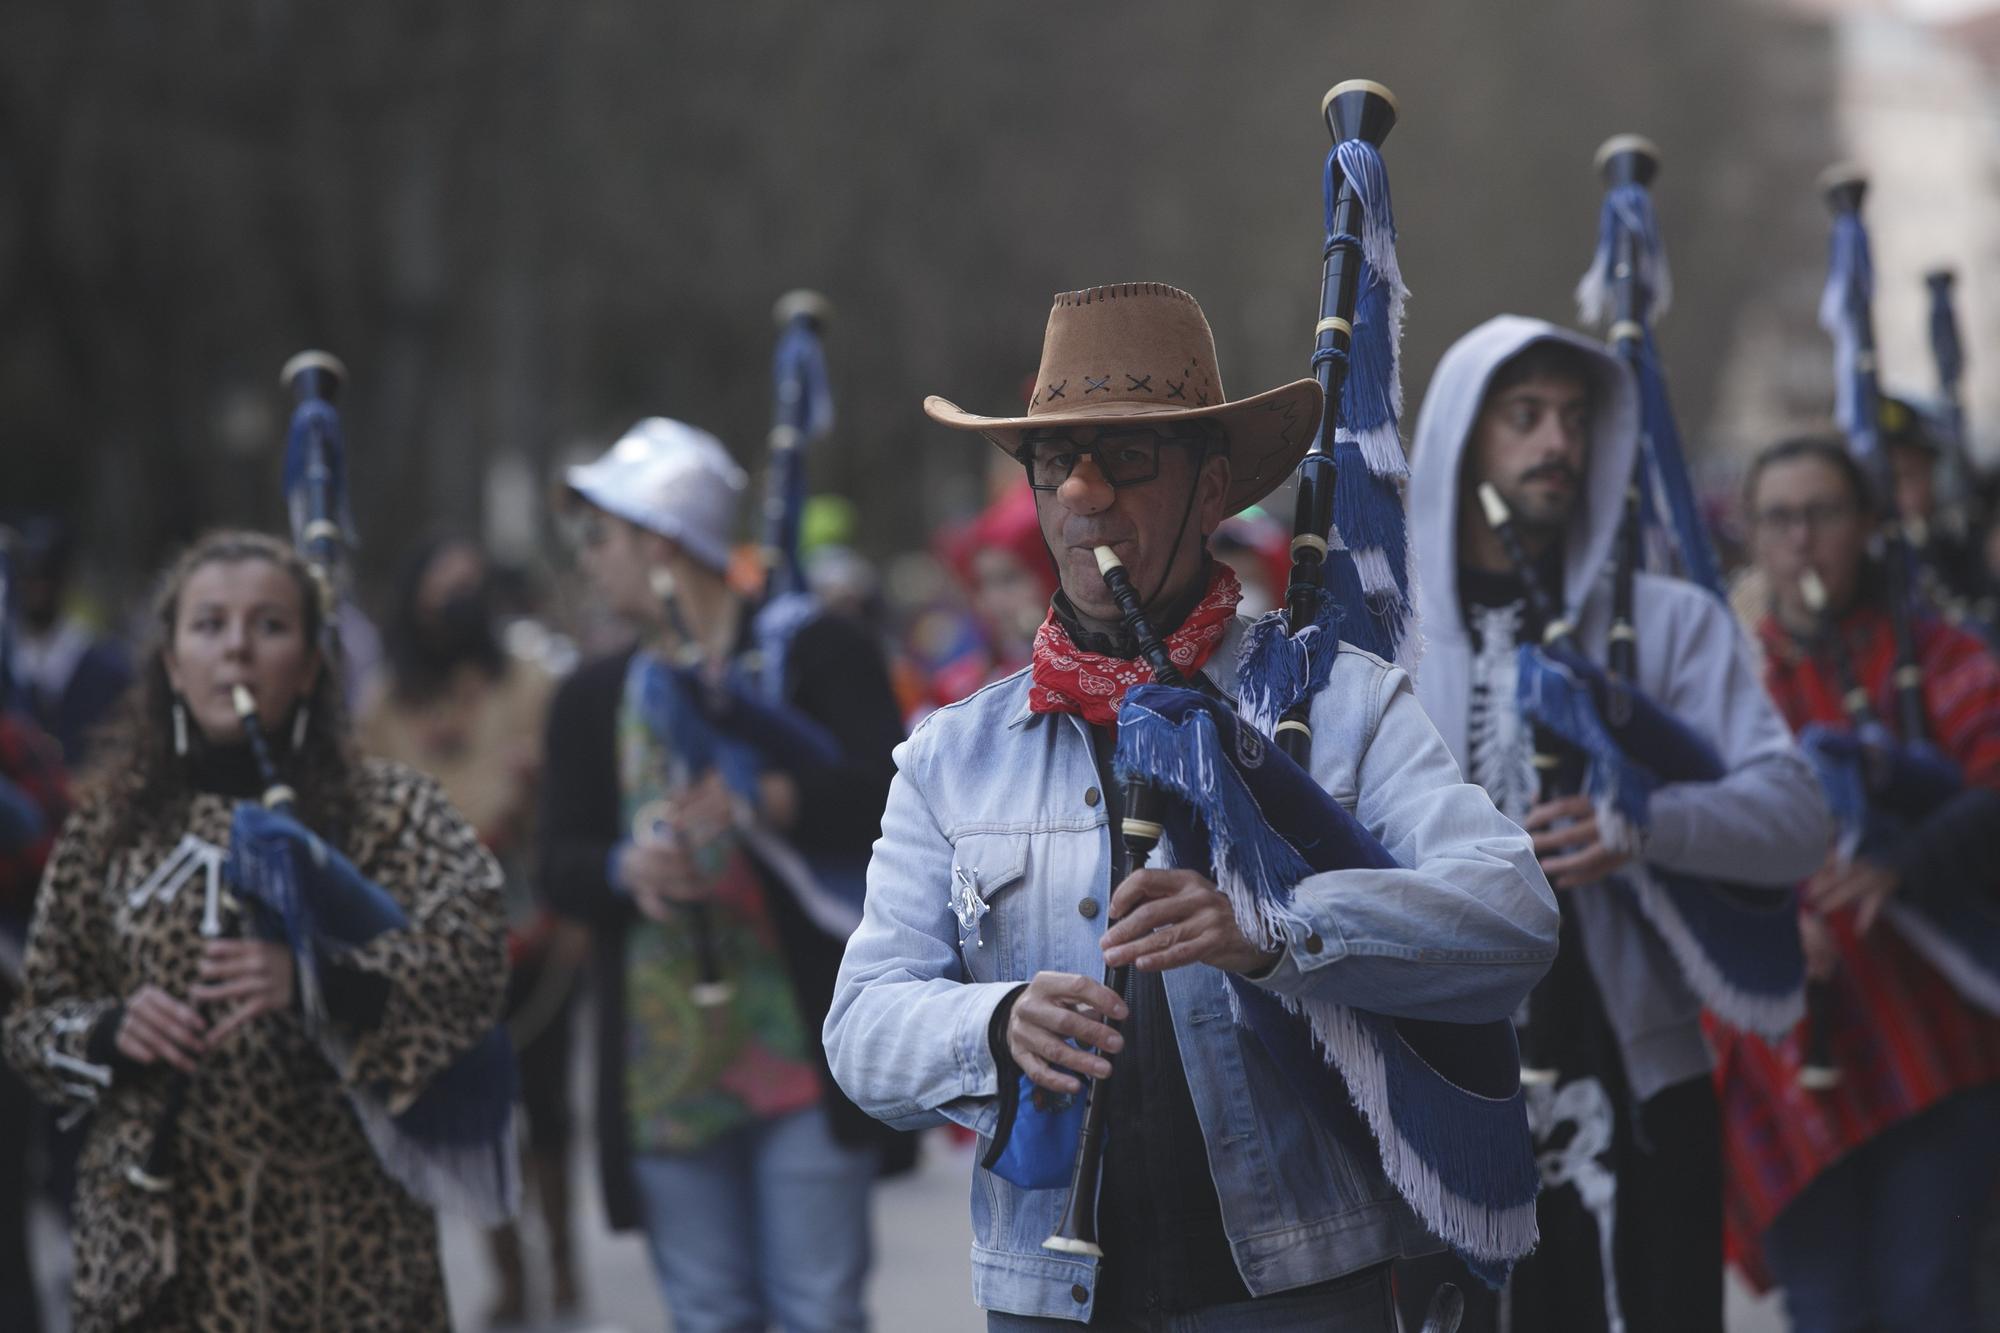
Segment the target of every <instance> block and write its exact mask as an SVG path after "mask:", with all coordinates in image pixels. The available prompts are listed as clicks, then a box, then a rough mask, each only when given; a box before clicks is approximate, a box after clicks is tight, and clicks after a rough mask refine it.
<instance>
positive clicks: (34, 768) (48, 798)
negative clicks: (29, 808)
mask: <svg viewBox="0 0 2000 1333" xmlns="http://www.w3.org/2000/svg"><path fill="white" fill-rule="evenodd" d="M0 777H5V778H6V779H7V781H9V782H11V783H13V784H14V785H15V786H16V787H19V788H20V789H21V791H22V793H23V794H25V795H26V796H27V797H28V799H29V800H31V801H33V802H34V803H35V805H36V806H37V807H39V808H40V810H41V812H42V832H41V836H40V837H39V838H37V839H36V840H35V841H34V842H32V843H29V844H28V845H27V846H25V847H16V848H13V849H12V850H11V851H0V913H4V914H6V915H9V916H15V917H21V918H25V917H26V916H27V915H28V912H29V909H30V907H31V906H32V905H33V903H34V900H35V886H36V885H37V884H38V883H40V881H41V878H42V864H43V862H45V861H47V860H48V859H49V852H50V850H51V849H52V848H54V846H55V843H56V835H57V834H58V833H59V832H61V831H62V823H63V820H64V818H66V817H67V816H68V814H69V783H68V780H67V778H66V777H65V776H64V773H63V766H62V751H61V750H60V749H59V748H58V747H57V746H56V743H55V741H54V740H53V739H52V738H51V737H50V736H49V735H48V734H47V733H46V732H44V731H43V730H42V729H41V728H40V727H37V726H36V725H35V724H34V723H33V722H31V721H30V720H28V719H27V718H26V717H23V716H22V715H21V714H19V713H12V712H0Z"/></svg>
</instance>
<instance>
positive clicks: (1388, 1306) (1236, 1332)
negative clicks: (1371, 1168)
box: [986, 1264, 1396, 1333]
mask: <svg viewBox="0 0 2000 1333" xmlns="http://www.w3.org/2000/svg"><path fill="white" fill-rule="evenodd" d="M1080 1327H1082V1325H1080V1324H1078V1323H1076V1321H1074V1320H1070V1319H1042V1318H1038V1317H1036V1316H1032V1315H1019V1314H1005V1313H1002V1312H1000V1311H997V1310H989V1311H987V1312H986V1333H1043V1330H1047V1331H1048V1333H1060V1330H1063V1329H1068V1330H1072V1333H1073V1331H1074V1330H1075V1329H1077V1328H1080ZM1090 1327H1092V1328H1110V1329H1117V1330H1121V1333H1396V1306H1395V1302H1394V1300H1392V1299H1391V1296H1390V1288H1389V1267H1388V1265H1387V1264H1384V1265H1381V1266H1380V1267H1378V1268H1375V1269H1373V1270H1371V1271H1369V1272H1367V1273H1365V1274H1361V1275H1358V1276H1356V1277H1354V1278H1349V1279H1342V1280H1339V1281H1335V1282H1332V1283H1324V1284H1321V1285H1318V1286H1314V1287H1312V1288H1309V1289H1307V1290H1303V1291H1289V1292H1287V1291H1281V1292H1279V1293H1278V1294H1277V1295H1275V1296H1266V1297H1264V1298H1263V1299H1261V1300H1254V1301H1236V1302H1233V1303H1231V1304H1229V1305H1211V1306H1209V1307H1208V1308H1207V1309H1204V1310H1189V1311H1188V1312H1186V1313H1185V1314H1174V1315H1161V1316H1158V1317H1157V1318H1153V1319H1146V1318H1143V1317H1135V1318H1131V1319H1119V1320H1111V1321H1107V1322H1102V1323H1094V1324H1092V1325H1090Z"/></svg>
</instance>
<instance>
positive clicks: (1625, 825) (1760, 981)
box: [1518, 644, 1805, 1038]
mask: <svg viewBox="0 0 2000 1333" xmlns="http://www.w3.org/2000/svg"><path fill="white" fill-rule="evenodd" d="M1518 700H1519V705H1520V709H1521V715H1522V716H1523V717H1525V718H1527V719H1528V720H1530V721H1531V722H1535V723H1539V724H1541V725H1543V726H1546V727H1548V728H1549V729H1550V730H1552V731H1554V732H1555V733H1556V734H1558V735H1560V736H1561V737H1563V738H1564V739H1565V740H1567V741H1569V742H1570V743H1571V744H1572V745H1575V746H1576V747H1577V748H1578V749H1580V750H1581V751H1582V752H1583V754H1584V756H1585V758H1586V766H1585V774H1584V788H1585V791H1586V793H1587V794H1588V795H1589V796H1590V797H1591V799H1592V801H1593V803H1594V804H1595V806H1596V808H1597V816H1598V827H1599V829H1600V830H1601V831H1602V836H1603V837H1604V840H1605V842H1606V844H1607V845H1609V846H1612V847H1622V848H1626V849H1630V850H1634V851H1637V850H1638V848H1639V845H1640V844H1639V834H1640V832H1641V831H1642V830H1643V829H1644V828H1645V827H1646V822H1647V807H1648V803H1649V801H1650V799H1651V796H1652V793H1653V791H1654V790H1655V789H1657V788H1658V787H1660V786H1663V785H1666V784H1669V783H1677V782H1714V781H1716V780H1717V779H1719V778H1722V777H1724V776H1725V775H1726V774H1727V773H1728V768H1727V766H1726V765H1725V764H1724V763H1723V761H1722V757H1721V756H1720V755H1719V754H1717V753H1716V751H1715V749H1714V747H1713V746H1711V745H1709V743H1708V742H1707V741H1706V740H1705V739H1703V738H1702V737H1700V736H1698V735H1696V734H1695V733H1694V732H1693V731H1691V730H1689V728H1688V727H1687V726H1686V725H1685V724H1683V723H1682V722H1681V721H1680V720H1679V719H1678V718H1676V717H1674V716H1673V715H1672V714H1670V713H1668V712H1667V711H1666V710H1665V709H1664V708H1662V707H1661V706H1660V705H1659V704H1658V703H1657V702H1655V701H1654V700H1652V699H1650V698H1648V697H1647V696H1646V695H1645V694H1643V693H1641V692H1640V691H1638V690H1636V689H1633V688H1631V687H1630V686H1629V685H1626V684H1623V683H1621V682H1613V681H1612V680H1610V679H1609V678H1608V677H1607V676H1606V675H1605V673H1604V672H1603V670H1602V669H1600V668H1599V667H1598V666H1597V665H1596V664H1595V663H1593V662H1590V661H1588V660H1587V659H1585V658H1582V657H1579V656H1577V655H1576V654H1575V653H1572V652H1568V651H1565V650H1563V649H1561V648H1555V647H1550V646H1547V645H1534V644H1524V645H1522V647H1521V649H1520V675H1519V687H1518ZM1607 717H1620V718H1621V720H1620V721H1619V722H1618V723H1617V724H1616V725H1613V724H1612V723H1610V722H1609V721H1607ZM1608 883H1609V884H1610V885H1611V886H1612V888H1613V891H1615V892H1622V893H1624V894H1626V895H1628V896H1629V898H1630V900H1631V901H1632V902H1633V904H1634V905H1635V906H1636V907H1637V908H1638V910H1639V912H1640V914H1641V915H1643V916H1644V917H1645V918H1646V920H1647V921H1648V922H1650V923H1651V924H1652V926H1653V928H1654V929H1655V930H1656V931H1657V932H1658V933H1659V935H1660V938H1661V939H1662V940H1664V941H1665V942H1666V945H1667V948H1668V949H1669V950H1670V951H1671V952H1672V954H1673V956H1674V961H1675V962H1676V963H1678V964H1679V965H1680V968H1681V972H1682V974H1683V975H1684V976H1686V978H1687V980H1688V984H1689V985H1690V986H1691V987H1692V988H1693V989H1694V992H1695V994H1696V995H1697V996H1699V997H1700V998H1701V1001H1702V1003H1703V1005H1705V1006H1706V1007H1707V1008H1708V1009H1709V1011H1710V1012H1712V1013H1714V1014H1715V1016H1716V1017H1717V1018H1719V1019H1721V1020H1722V1021H1723V1022H1725V1023H1728V1024H1730V1025H1731V1026H1732V1027H1737V1028H1741V1029H1744V1030H1747V1031H1751V1032H1757V1033H1761V1034H1763V1035H1765V1036H1768V1037H1774V1038H1775V1037H1781V1036H1783V1035H1785V1034H1786V1033H1788V1032H1790V1031H1791V1030H1792V1028H1793V1027H1795V1026H1796V1025H1797V1024H1798V1022H1799V1020H1800V1019H1801V1018H1803V1017H1804V1016H1805V955H1804V953H1803V952H1802V951H1801V948H1800V945H1799V931H1798V917H1797V904H1796V902H1795V899H1794V891H1793V889H1792V888H1791V887H1789V886H1785V887H1778V888H1769V887H1761V886H1756V885H1741V884H1730V883H1724V882H1720V881H1716V880H1710V879H1704V878H1700V877H1697V876H1692V875H1683V874H1678V873H1675V872H1673V871H1669V870H1666V869H1663V868H1662V867H1660V866H1656V865H1650V864H1648V863H1647V862H1646V861H1645V860H1644V859H1643V858H1642V857H1638V856H1635V857H1634V859H1633V860H1632V861H1630V862H1629V863H1627V864H1626V865H1625V866H1624V867H1623V868H1621V869H1619V870H1618V871H1616V872H1615V873H1613V874H1612V875H1611V876H1610V877H1609V880H1608Z"/></svg>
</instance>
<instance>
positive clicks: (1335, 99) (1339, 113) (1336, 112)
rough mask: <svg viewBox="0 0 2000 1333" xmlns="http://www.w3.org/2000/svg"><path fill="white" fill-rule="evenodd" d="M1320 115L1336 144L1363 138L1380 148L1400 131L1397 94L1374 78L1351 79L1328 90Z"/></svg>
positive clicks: (1320, 106)
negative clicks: (1397, 121) (1384, 141)
mask: <svg viewBox="0 0 2000 1333" xmlns="http://www.w3.org/2000/svg"><path fill="white" fill-rule="evenodd" d="M1319 111H1320V115H1321V116H1322V117H1323V118H1324V119H1325V120H1326V128H1327V132H1328V133H1329V134H1331V135H1333V141H1334V142H1335V143H1346V142H1347V141H1348V140H1349V139H1360V140H1362V141H1363V142H1366V143H1371V144H1374V145H1375V146H1376V147H1377V148H1380V147H1381V146H1382V141H1383V140H1384V139H1386V138H1388V137H1389V131H1390V130H1392V129H1394V128H1396V94H1394V93H1392V92H1390V91H1389V90H1388V89H1387V88H1385V87H1383V86H1382V85H1381V84H1379V83H1377V82H1375V81H1374V80H1373V79H1348V80H1346V81H1345V82H1343V83H1336V84H1334V85H1333V87H1331V88H1329V89H1327V91H1326V96H1325V97H1323V98H1321V99H1320V103H1319Z"/></svg>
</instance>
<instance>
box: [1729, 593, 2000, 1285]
mask: <svg viewBox="0 0 2000 1333" xmlns="http://www.w3.org/2000/svg"><path fill="white" fill-rule="evenodd" d="M1841 628H1842V632H1843V633H1844V634H1845V636H1846V638H1847V642H1848V645H1849V651H1850V652H1851V653H1852V654H1853V658H1854V668H1855V672H1856V674H1857V675H1858V677H1859V679H1860V683H1861V684H1862V686H1863V687H1864V688H1865V689H1866V690H1867V691H1868V693H1869V696H1870V698H1871V699H1873V701H1874V707H1875V710H1876V712H1877V713H1878V714H1879V715H1880V716H1882V717H1892V716H1894V711H1893V709H1892V707H1891V703H1892V700H1891V699H1890V693H1891V684H1890V672H1891V667H1892V665H1893V662H1894V657H1895V645H1894V643H1893V642H1892V640H1891V637H1890V630H1889V619H1888V617H1887V615H1885V614H1883V613H1882V612H1880V611H1875V610H1864V611H1859V612H1856V613H1855V614H1854V615H1852V616H1850V617H1848V619H1847V620H1846V622H1845V623H1844V624H1843V625H1842V627H1841ZM1758 637H1759V638H1760V639H1761V640H1762V641H1763V646H1764V652H1765V663H1766V668H1765V674H1764V680H1765V684H1766V686H1767V687H1768V688H1769V689H1770V691H1771V696H1772V698H1773V699H1774V700H1776V702H1777V704H1778V707H1779V709H1780V711H1782V712H1783V713H1784V715H1785V719H1786V721H1788V722H1789V723H1790V724H1791V726H1792V729H1793V730H1794V731H1797V730H1799V729H1800V728H1802V727H1804V726H1805V725H1806V724H1807V723H1810V722H1818V723H1822V724H1825V725H1830V726H1845V725H1846V715H1845V713H1844V712H1843V710H1842V709H1841V706H1840V687H1839V684H1838V682H1837V681H1836V679H1835V677H1834V672H1833V669H1832V666H1831V664H1830V663H1828V662H1825V661H1822V660H1820V659H1818V658H1815V657H1809V656H1807V655H1806V654H1805V653H1803V652H1802V651H1801V650H1800V649H1799V647H1798V646H1797V645H1796V644H1795V643H1794V642H1793V641H1792V640H1791V638H1790V637H1789V636H1788V635H1786V634H1785V632H1784V631H1783V630H1782V629H1780V628H1779V627H1778V625H1777V623H1776V621H1775V620H1772V619H1770V618H1766V620H1765V621H1764V622H1763V623H1762V624H1760V625H1759V626H1758ZM1916 638H1917V658H1918V661H1919V662H1920V663H1921V665H1922V667H1923V671H1924V702H1925V705H1926V709H1925V711H1926V713H1927V715H1928V718H1929V722H1930V727H1931V735H1932V736H1933V737H1935V738H1937V740H1938V742H1939V744H1940V745H1941V746H1942V747H1943V748H1944V750H1945V751H1946V752H1947V753H1949V754H1950V755H1951V757H1952V758H1953V759H1955V760H1957V761H1958V763H1959V765H1960V767H1961V768H1962V769H1963V770H1964V773H1965V777H1966V781H1968V782H1973V783H1978V784H1981V785H1983V786H1990V787H2000V663H1996V662H1995V661H1994V659H1993V657H1992V655H1991V654H1990V653H1988V651H1987V650H1986V648H1985V646H1984V645H1983V644H1981V643H1980V641H1979V640H1978V639H1976V638H1974V637H1973V636H1972V635H1970V634H1967V633H1964V632H1963V631H1961V630H1958V629H1955V628H1953V627H1951V626H1949V625H1946V624H1943V623H1941V622H1938V621H1933V620H1928V619H1925V620H1920V621H1919V622H1918V623H1917V625H1916ZM1830 924H1831V925H1832V927H1833V931H1834V935H1835V937H1836V939H1837V940H1838V942H1839V945H1840V953H1841V967H1840V969H1839V971H1838V972H1837V973H1836V974H1835V975H1834V977H1833V978H1832V982H1831V984H1832V986H1833V987H1834V990H1833V992H1832V995H1831V997H1830V1002H1829V1004H1828V1010H1827V1015H1826V1017H1827V1023H1828V1027H1829V1030H1830V1038H1831V1043H1832V1046H1833V1051H1834V1054H1835V1057H1836V1059H1837V1062H1838V1064H1839V1066H1840V1068H1841V1071H1842V1073H1843V1075H1844V1077H1843V1078H1842V1079H1841V1081H1840V1083H1839V1085H1838V1086H1836V1087H1834V1088H1833V1089H1831V1090H1829V1091H1826V1092H1808V1091H1805V1090H1804V1089H1802V1088H1800V1087H1799V1086H1798V1070H1799V1064H1800V1058H1801V1055H1802V1054H1803V1050H1804V1032H1803V1025H1801V1030H1800V1031H1796V1032H1794V1033H1793V1034H1792V1035H1791V1036H1790V1037H1788V1038H1786V1039H1785V1040H1784V1041H1782V1042H1779V1043H1778V1044H1776V1045H1772V1044H1770V1043H1767V1042H1765V1041H1763V1040H1762V1039H1760V1038H1757V1037H1754V1036H1748V1035H1745V1034H1743V1033H1740V1032H1735V1031H1731V1030H1730V1029H1728V1028H1725V1027H1723V1026H1722V1025H1720V1024H1718V1023H1714V1022H1710V1023H1709V1024H1708V1033H1709V1039H1710V1041H1711V1042H1712V1043H1713V1044H1714V1046H1715V1049H1716V1065H1715V1086H1716V1095H1717V1098H1718V1099H1719V1101H1720V1103H1721V1108H1722V1120H1723V1165H1724V1173H1725V1184H1724V1195H1723V1209H1724V1228H1725V1243H1726V1248H1727V1252H1728V1255H1729V1257H1730V1259H1731V1261H1732V1262H1734V1263H1735V1264H1736V1265H1737V1266H1738V1268H1739V1269H1741V1270H1742V1271H1743V1273H1744V1275H1745V1276H1746V1277H1747V1278H1749V1279H1750V1281H1751V1282H1752V1283H1753V1284H1755V1285H1757V1286H1759V1287H1767V1286H1769V1285H1770V1279H1769V1275H1768V1273H1767V1272H1766V1270H1765V1267H1764V1263H1763V1253H1762V1246H1761V1240H1762V1237H1763V1233H1764V1230H1765V1228H1767V1227H1769V1226H1770V1225H1771V1223H1772V1221H1773V1220H1774V1219H1776V1217H1777V1216H1778V1214H1779V1213H1780V1212H1781V1211H1782V1210H1783V1209H1784V1208H1785V1206H1786V1205H1787V1204H1789V1203H1790V1202H1791V1201H1792V1200H1793V1199H1795V1198H1797V1197H1798V1195H1799V1193H1800V1192H1801V1191H1802V1190H1804V1189H1805V1187H1806V1186H1807V1185H1808V1184H1810V1183H1811V1182H1812V1180H1813V1178H1814V1177H1816V1176H1817V1175H1818V1174H1819V1173H1820V1172H1822V1171H1824V1170H1826V1169H1827V1168H1828V1167H1829V1166H1832V1165H1833V1164H1834V1163H1835V1162H1838V1161H1839V1160H1840V1159H1841V1158H1842V1157H1843V1156H1845V1155H1846V1154H1847V1153H1849V1152H1851V1151H1853V1150H1854V1149H1855V1148H1857V1147H1859V1146H1860V1145H1861V1144H1863V1143H1865V1142H1867V1141H1868V1140H1869V1139H1870V1138H1873V1137H1874V1136H1875V1135H1877V1134H1880V1133H1881V1132H1883V1131H1884V1130H1886V1129H1888V1128H1889V1127H1891V1126H1892V1125H1895V1124H1897V1123H1898V1122H1900V1121H1903V1120H1906V1119H1908V1118H1909V1117H1911V1116H1913V1115H1915V1114H1917V1113H1918V1112H1919V1111H1923V1110H1925V1109H1927V1108H1929V1107H1931V1106H1933V1105H1935V1104H1936V1103H1937V1102H1939V1101H1940V1100H1942V1099H1943V1098H1944V1097H1946V1096H1948V1095H1949V1094H1951V1093H1953V1092H1957V1091H1959V1090H1961V1089H1964V1088H1972V1087H1977V1086H1979V1085H1981V1084H1984V1083H1990V1082H1993V1081H1996V1080H2000V1019H1995V1018H1992V1017H1989V1016H1987V1015H1985V1014H1982V1013H1979V1012H1977V1011H1975V1010H1973V1009H1972V1008H1971V1007H1970V1006H1968V1005H1967V1004H1966V1003H1965V1001H1963V1000H1961V999H1960V998H1959V996H1958V992H1957V991H1955V990H1954V989H1952V987H1951V984H1950V983H1949V982H1947V981H1946V980H1945V979H1944V978H1943V977H1942V976H1941V975H1939V974H1938V972H1937V971H1936V970H1935V969H1933V968H1932V967H1931V966H1930V964H1928V963H1926V962H1924V961H1923V959H1921V958H1920V957H1918V956H1917V954H1916V953H1915V951H1914V950H1912V949H1910V948H1909V946H1907V945H1905V944H1904V943H1903V941H1902V939H1901V938H1900V937H1899V936H1898V935H1897V934H1896V931H1895V929H1894V927H1892V926H1889V925H1886V924H1882V923H1878V924H1877V925H1876V926H1875V928H1874V929H1873V930H1871V931H1870V932H1869V933H1868V934H1867V935H1866V936H1865V937H1857V936H1856V935H1855V933H1854V925H1853V914H1852V913H1851V912H1842V913H1838V914H1836V915H1835V916H1834V917H1833V918H1832V920H1831V923H1830Z"/></svg>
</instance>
